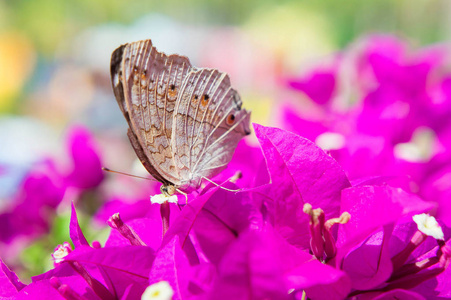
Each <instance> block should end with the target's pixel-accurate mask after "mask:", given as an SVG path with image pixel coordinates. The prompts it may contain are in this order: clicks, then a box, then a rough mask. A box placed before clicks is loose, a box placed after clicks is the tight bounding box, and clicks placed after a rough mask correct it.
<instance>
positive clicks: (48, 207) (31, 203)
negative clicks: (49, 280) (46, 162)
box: [0, 168, 65, 255]
mask: <svg viewBox="0 0 451 300" xmlns="http://www.w3.org/2000/svg"><path fill="white" fill-rule="evenodd" d="M46 169H47V170H46V171H45V170H42V171H35V172H30V173H29V174H28V175H27V176H26V177H25V179H24V181H23V183H22V185H21V186H20V187H19V188H20V190H19V192H18V193H17V195H16V197H15V199H14V201H12V202H11V203H10V205H9V207H7V208H5V209H4V211H3V213H1V214H0V226H1V228H2V229H1V230H0V242H1V244H3V245H4V248H3V247H2V249H3V250H2V253H3V255H6V254H7V252H8V251H9V250H8V249H7V248H8V245H9V244H11V243H13V242H15V241H16V240H18V239H28V240H29V239H33V238H36V237H38V236H40V235H42V234H44V233H46V232H48V230H49V228H50V225H51V220H52V219H53V214H54V210H55V209H56V207H57V206H58V204H59V203H60V202H61V200H62V199H63V196H64V193H65V187H64V185H63V184H62V182H61V180H58V176H57V174H55V173H54V172H53V171H52V170H51V169H50V168H46ZM1 244H0V247H1ZM13 248H14V247H13ZM11 251H13V252H14V251H15V250H14V249H11ZM10 255H13V253H10Z"/></svg>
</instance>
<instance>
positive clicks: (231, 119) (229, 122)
mask: <svg viewBox="0 0 451 300" xmlns="http://www.w3.org/2000/svg"><path fill="white" fill-rule="evenodd" d="M226 123H227V125H229V126H230V125H233V123H235V115H234V114H230V115H228V116H227V119H226Z"/></svg>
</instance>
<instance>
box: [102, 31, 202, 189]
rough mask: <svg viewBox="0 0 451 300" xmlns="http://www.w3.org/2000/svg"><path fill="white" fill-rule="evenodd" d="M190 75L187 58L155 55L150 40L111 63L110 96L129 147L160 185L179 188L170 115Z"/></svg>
mask: <svg viewBox="0 0 451 300" xmlns="http://www.w3.org/2000/svg"><path fill="white" fill-rule="evenodd" d="M192 69H193V68H192V67H191V64H190V62H189V60H188V58H186V57H183V56H179V55H170V56H167V55H166V54H164V53H160V52H158V51H157V50H156V49H155V47H153V46H152V42H151V41H150V40H145V41H139V42H135V43H130V44H126V45H123V46H121V47H119V48H118V49H116V50H115V51H114V52H113V55H112V58H111V77H112V78H111V79H112V82H113V90H114V94H115V96H116V100H117V102H118V104H119V107H120V108H121V110H122V112H123V114H124V116H125V118H126V120H127V122H128V124H129V127H130V130H129V132H128V136H129V138H130V141H131V143H132V146H133V148H134V149H135V152H136V154H137V155H138V157H139V159H140V160H141V162H142V163H143V165H144V167H146V169H147V171H148V172H149V173H150V174H151V175H152V176H153V177H154V178H155V179H157V180H158V181H160V182H162V183H163V184H169V183H172V184H175V185H179V180H178V178H177V177H176V176H174V174H175V173H174V170H175V163H174V158H173V155H172V153H173V151H172V149H171V146H172V145H171V136H172V132H173V130H172V122H173V117H172V115H173V111H174V107H175V105H176V101H177V98H178V95H179V93H180V90H181V86H182V83H183V81H184V79H185V78H186V76H187V74H188V73H189V72H190V71H191V70H192Z"/></svg>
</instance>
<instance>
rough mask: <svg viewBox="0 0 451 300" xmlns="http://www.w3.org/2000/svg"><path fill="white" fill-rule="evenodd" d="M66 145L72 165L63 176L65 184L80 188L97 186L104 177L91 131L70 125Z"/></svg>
mask: <svg viewBox="0 0 451 300" xmlns="http://www.w3.org/2000/svg"><path fill="white" fill-rule="evenodd" d="M67 147H68V152H69V153H70V155H71V158H72V167H71V170H70V172H69V173H68V174H67V175H66V177H65V179H66V184H67V185H69V186H74V187H77V188H81V189H88V188H93V187H96V186H98V185H99V184H100V183H101V182H102V180H103V178H104V172H103V170H102V163H101V161H100V157H99V154H98V153H99V151H98V149H97V146H96V145H95V142H94V138H93V137H92V135H91V133H90V132H89V131H88V130H87V129H86V128H84V127H82V126H74V127H72V128H71V129H70V131H69V133H68V137H67Z"/></svg>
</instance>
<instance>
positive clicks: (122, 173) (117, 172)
mask: <svg viewBox="0 0 451 300" xmlns="http://www.w3.org/2000/svg"><path fill="white" fill-rule="evenodd" d="M102 170H104V171H106V172H111V173H116V174H121V175H126V176H130V177H135V178H140V179H146V180H151V181H157V180H155V179H153V178H147V177H142V176H137V175H132V174H128V173H124V172H119V171H114V170H110V169H108V168H105V167H102Z"/></svg>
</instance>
